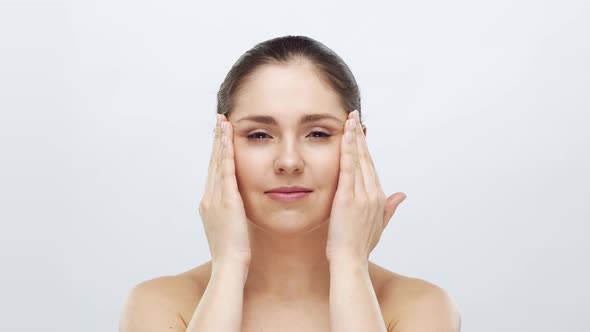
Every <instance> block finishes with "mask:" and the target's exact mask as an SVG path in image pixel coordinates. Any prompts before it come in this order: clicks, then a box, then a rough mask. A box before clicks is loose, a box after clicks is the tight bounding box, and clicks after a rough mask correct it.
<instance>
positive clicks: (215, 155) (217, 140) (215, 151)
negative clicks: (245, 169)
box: [205, 114, 221, 194]
mask: <svg viewBox="0 0 590 332" xmlns="http://www.w3.org/2000/svg"><path fill="white" fill-rule="evenodd" d="M220 124H221V115H220V114H216V121H215V129H214V132H215V136H214V137H213V147H212V149H211V159H210V160H209V169H208V171H207V174H208V175H207V182H206V184H205V194H207V193H212V189H213V186H214V184H215V177H216V172H217V165H218V164H219V155H220V149H221V127H220Z"/></svg>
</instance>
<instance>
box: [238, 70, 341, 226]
mask: <svg viewBox="0 0 590 332" xmlns="http://www.w3.org/2000/svg"><path fill="white" fill-rule="evenodd" d="M234 105H235V106H234V109H233V111H232V112H231V113H230V114H229V116H228V119H229V121H230V122H231V123H232V125H233V127H234V149H235V166H236V178H237V182H238V188H239V190H240V193H241V196H242V199H243V201H244V207H245V210H246V215H247V217H248V219H249V220H250V221H252V222H253V223H254V224H256V225H257V226H258V227H260V228H263V229H265V230H269V231H272V232H276V233H283V234H293V233H300V232H306V231H311V230H313V229H315V228H317V226H319V225H320V224H322V223H324V222H326V221H327V220H328V218H329V216H330V209H331V206H332V200H333V198H334V194H335V192H336V188H337V185H338V176H339V169H340V142H341V139H342V134H343V131H342V130H343V126H344V122H345V121H346V119H347V113H346V112H345V110H344V109H343V108H342V106H341V104H340V100H339V97H338V95H337V94H336V93H335V92H334V91H333V90H332V89H331V88H330V87H329V86H328V85H327V84H326V83H325V82H323V81H322V80H321V78H320V77H319V76H318V74H317V73H316V72H315V70H314V68H313V67H312V66H311V65H310V64H308V63H290V64H280V65H278V64H276V65H275V64H272V65H264V66H262V67H259V68H257V69H256V71H255V72H254V73H253V74H252V75H251V76H250V77H249V78H247V80H246V81H245V82H244V85H243V86H242V90H240V92H239V94H238V95H236V97H235V104H234ZM302 120H305V121H302ZM292 186H299V187H305V188H308V189H310V190H312V191H311V192H310V193H308V194H307V195H306V196H305V197H303V198H300V199H298V200H295V201H290V202H285V201H278V200H275V199H273V198H272V197H271V195H269V194H268V193H267V192H268V191H269V190H271V189H274V188H277V187H292Z"/></svg>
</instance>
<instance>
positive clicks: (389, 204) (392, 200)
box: [383, 192, 408, 229]
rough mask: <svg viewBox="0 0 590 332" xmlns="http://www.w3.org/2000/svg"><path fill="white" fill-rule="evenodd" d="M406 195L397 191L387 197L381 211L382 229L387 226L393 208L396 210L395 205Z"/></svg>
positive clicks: (393, 210) (393, 211)
mask: <svg viewBox="0 0 590 332" xmlns="http://www.w3.org/2000/svg"><path fill="white" fill-rule="evenodd" d="M406 197H408V196H406V194H404V193H401V192H399V193H395V194H393V195H391V196H389V197H388V198H387V200H386V201H385V208H384V211H383V229H385V227H387V225H388V224H389V220H391V217H393V214H394V213H395V210H397V207H398V206H399V205H400V204H401V202H403V201H404V200H405V199H406Z"/></svg>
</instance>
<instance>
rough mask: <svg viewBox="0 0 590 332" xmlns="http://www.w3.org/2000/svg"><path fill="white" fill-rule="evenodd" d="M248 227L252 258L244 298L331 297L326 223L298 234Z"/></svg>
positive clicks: (252, 225)
mask: <svg viewBox="0 0 590 332" xmlns="http://www.w3.org/2000/svg"><path fill="white" fill-rule="evenodd" d="M249 224H250V245H251V249H252V258H251V260H250V265H249V268H248V277H247V279H246V284H245V286H244V293H245V296H247V295H248V294H256V295H270V296H272V297H273V298H277V299H281V300H290V299H302V298H309V297H316V298H317V297H322V298H327V297H328V296H329V291H330V269H329V264H328V260H327V258H326V241H327V235H328V223H327V222H325V223H323V224H322V225H320V226H319V227H318V228H316V229H314V230H313V231H310V232H307V233H300V234H295V235H294V234H288V235H282V234H276V233H270V232H267V231H265V230H262V229H260V228H258V227H257V226H256V225H254V224H251V223H249Z"/></svg>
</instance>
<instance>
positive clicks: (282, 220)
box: [246, 208, 329, 236]
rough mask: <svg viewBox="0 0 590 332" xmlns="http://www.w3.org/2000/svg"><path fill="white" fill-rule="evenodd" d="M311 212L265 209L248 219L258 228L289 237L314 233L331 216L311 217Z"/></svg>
mask: <svg viewBox="0 0 590 332" xmlns="http://www.w3.org/2000/svg"><path fill="white" fill-rule="evenodd" d="M309 210H312V211H313V209H309V208H308V209H303V210H286V209H285V210H279V211H274V212H270V211H268V212H267V211H266V210H265V209H263V210H262V211H259V212H258V213H254V214H253V215H251V214H248V212H246V215H247V216H248V219H249V220H250V221H251V222H252V223H253V224H254V225H256V226H257V227H258V228H260V229H262V230H264V231H267V232H270V233H274V234H277V235H283V236H289V235H298V234H303V233H308V232H312V231H314V230H316V229H318V228H319V227H321V226H322V225H325V224H326V223H327V221H328V217H329V216H320V215H317V214H314V215H310V214H309V213H308V211H309Z"/></svg>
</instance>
